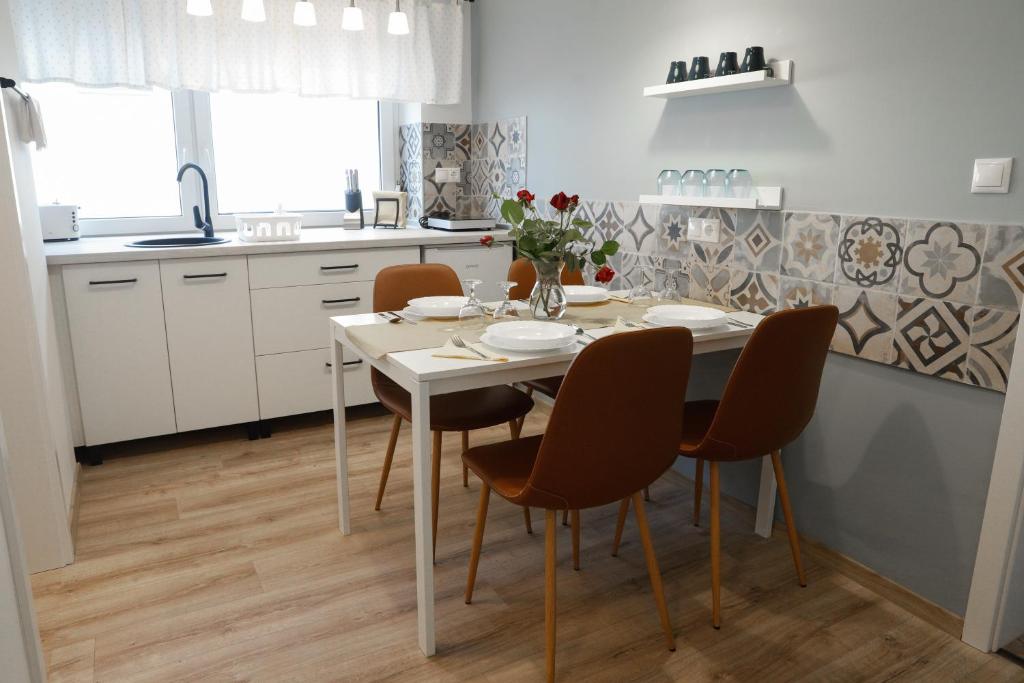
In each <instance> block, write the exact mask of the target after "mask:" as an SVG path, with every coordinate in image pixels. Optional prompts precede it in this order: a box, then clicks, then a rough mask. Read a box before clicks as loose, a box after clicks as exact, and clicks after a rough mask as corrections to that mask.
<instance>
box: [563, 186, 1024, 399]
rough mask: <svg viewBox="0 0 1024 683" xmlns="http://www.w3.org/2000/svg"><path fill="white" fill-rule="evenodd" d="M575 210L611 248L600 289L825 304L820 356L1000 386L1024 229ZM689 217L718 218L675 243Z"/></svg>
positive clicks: (1009, 347)
mask: <svg viewBox="0 0 1024 683" xmlns="http://www.w3.org/2000/svg"><path fill="white" fill-rule="evenodd" d="M583 210H584V213H585V214H586V215H587V216H588V217H589V218H590V219H591V220H593V221H594V223H595V226H596V228H595V229H596V230H597V234H598V236H599V237H600V238H603V239H608V238H613V239H616V240H618V241H619V243H620V244H621V251H620V253H619V254H616V255H615V256H614V257H613V258H612V259H611V265H612V267H613V268H615V270H616V273H617V275H616V278H615V280H614V281H613V282H612V286H613V287H616V288H629V287H632V286H633V285H635V284H637V283H638V282H639V281H640V279H641V278H642V277H645V276H646V278H647V279H648V280H650V281H654V282H656V285H657V286H658V287H659V288H660V287H662V286H663V284H664V282H665V278H666V277H671V278H674V279H675V281H676V283H677V287H678V289H679V291H680V292H681V293H684V294H686V295H688V296H689V297H691V298H693V299H698V300H701V301H708V302H712V303H717V304H728V305H731V306H735V307H737V308H741V309H744V310H750V311H756V312H758V313H769V312H772V311H776V310H781V309H786V308H800V307H804V306H812V305H821V304H830V303H831V304H835V305H836V306H838V307H839V316H840V318H839V327H838V328H837V330H836V335H835V338H834V340H833V344H832V349H833V351H836V352H838V353H843V354H847V355H850V356H855V357H857V358H863V359H865V360H870V361H874V362H877V363H885V364H887V365H892V366H894V367H899V368H904V369H907V370H911V371H914V372H918V373H922V374H926V375H931V376H934V377H938V378H942V379H948V380H952V381H956V382H962V383H965V384H970V385H974V386H978V387H983V388H986V389H993V390H996V391H1005V390H1006V377H1007V373H1008V371H1009V367H1010V359H1011V358H1012V356H1013V344H1014V340H1015V338H1016V331H1017V324H1018V322H1019V317H1020V314H1019V306H1020V302H1021V298H1022V296H1024V226H1021V225H977V224H970V223H958V222H951V221H931V220H917V219H911V220H907V219H902V218H888V217H879V216H840V215H837V214H828V213H794V212H778V211H747V210H739V211H736V210H732V209H687V208H683V207H677V206H657V205H647V204H644V205H641V204H637V203H636V202H603V201H589V202H585V203H584V206H583ZM691 216H693V217H702V218H719V219H721V221H722V223H721V233H720V236H719V241H718V242H717V243H715V244H708V243H706V242H696V241H694V242H690V241H688V240H687V238H686V236H687V223H688V221H689V219H690V217H691ZM589 275H590V276H591V277H592V276H593V272H592V269H591V272H589Z"/></svg>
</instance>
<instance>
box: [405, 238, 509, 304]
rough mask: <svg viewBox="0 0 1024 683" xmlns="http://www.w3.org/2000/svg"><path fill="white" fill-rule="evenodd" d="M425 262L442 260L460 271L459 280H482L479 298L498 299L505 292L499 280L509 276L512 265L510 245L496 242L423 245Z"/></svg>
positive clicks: (478, 286) (441, 261)
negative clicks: (441, 245)
mask: <svg viewBox="0 0 1024 683" xmlns="http://www.w3.org/2000/svg"><path fill="white" fill-rule="evenodd" d="M423 262H424V263H443V264H445V265H447V266H451V268H452V270H454V271H455V272H456V273H458V274H459V279H460V280H465V279H468V278H475V279H477V280H482V282H481V284H479V285H477V288H476V294H477V296H478V297H479V298H480V300H481V301H501V299H502V298H504V296H505V295H504V293H503V292H502V291H501V287H499V286H498V282H500V281H501V280H505V279H506V278H508V268H509V266H511V265H512V247H510V246H509V245H507V244H495V245H492V246H491V247H484V246H481V245H479V244H466V245H457V246H451V247H447V246H445V247H424V248H423Z"/></svg>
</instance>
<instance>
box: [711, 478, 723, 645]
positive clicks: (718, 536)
mask: <svg viewBox="0 0 1024 683" xmlns="http://www.w3.org/2000/svg"><path fill="white" fill-rule="evenodd" d="M718 494H719V489H718V463H717V462H715V461H714V460H712V461H711V625H712V626H714V627H715V628H721V626H722V585H721V583H720V576H719V573H720V571H721V568H722V547H721V546H722V524H721V520H720V519H719V509H718V497H719V496H718Z"/></svg>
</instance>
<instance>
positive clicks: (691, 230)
mask: <svg viewBox="0 0 1024 683" xmlns="http://www.w3.org/2000/svg"><path fill="white" fill-rule="evenodd" d="M720 232H721V221H719V220H718V219H717V218H691V219H690V222H689V224H688V225H687V230H686V239H687V240H689V241H691V242H710V243H712V244H718V236H719V233H720Z"/></svg>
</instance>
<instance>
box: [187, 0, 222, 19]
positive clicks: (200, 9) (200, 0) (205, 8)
mask: <svg viewBox="0 0 1024 683" xmlns="http://www.w3.org/2000/svg"><path fill="white" fill-rule="evenodd" d="M178 6H179V7H181V5H178ZM185 11H186V12H188V13H189V14H191V15H192V16H194V17H209V16H213V5H211V4H210V0H188V3H187V4H186V5H185Z"/></svg>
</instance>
